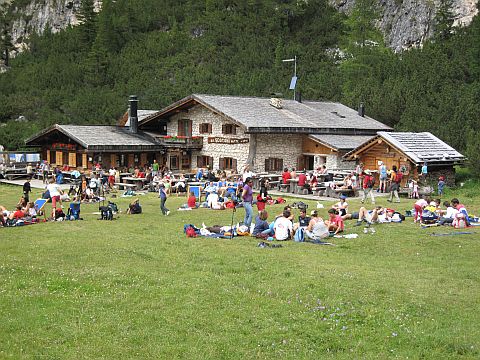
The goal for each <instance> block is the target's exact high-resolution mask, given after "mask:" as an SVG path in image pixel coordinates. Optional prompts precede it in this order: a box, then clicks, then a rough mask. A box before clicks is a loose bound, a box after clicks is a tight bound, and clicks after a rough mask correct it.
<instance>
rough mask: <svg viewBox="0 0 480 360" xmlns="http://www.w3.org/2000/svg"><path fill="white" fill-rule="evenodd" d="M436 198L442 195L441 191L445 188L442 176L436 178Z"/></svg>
mask: <svg viewBox="0 0 480 360" xmlns="http://www.w3.org/2000/svg"><path fill="white" fill-rule="evenodd" d="M437 185H438V196H442V195H443V189H444V188H445V178H444V177H443V176H440V177H439V178H438V184H437Z"/></svg>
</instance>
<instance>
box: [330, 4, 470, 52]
mask: <svg viewBox="0 0 480 360" xmlns="http://www.w3.org/2000/svg"><path fill="white" fill-rule="evenodd" d="M330 2H331V4H332V5H333V6H335V7H336V8H337V9H338V10H339V11H342V12H346V13H349V11H351V9H352V8H353V6H354V5H355V0H330ZM476 3H477V1H476V0H453V9H452V10H453V13H454V14H455V22H454V25H455V26H464V25H468V24H470V22H471V21H472V18H473V17H474V16H475V15H476V14H477V12H478V9H477V5H476ZM439 5H440V1H439V0H380V1H379V10H380V19H379V20H378V27H379V28H380V29H381V30H382V32H383V33H384V35H385V43H386V44H387V46H389V47H391V48H392V49H394V50H395V51H397V52H399V51H402V50H406V49H409V48H411V47H418V46H421V45H422V43H423V42H424V41H425V40H426V39H428V38H429V37H430V36H431V35H432V33H433V28H432V23H433V19H434V17H435V14H436V10H437V9H438V7H439Z"/></svg>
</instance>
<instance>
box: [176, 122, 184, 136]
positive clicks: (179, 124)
mask: <svg viewBox="0 0 480 360" xmlns="http://www.w3.org/2000/svg"><path fill="white" fill-rule="evenodd" d="M182 125H183V121H182V120H178V131H177V135H178V136H183V135H184V134H183V126H182Z"/></svg>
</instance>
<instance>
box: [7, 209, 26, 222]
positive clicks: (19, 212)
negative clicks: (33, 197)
mask: <svg viewBox="0 0 480 360" xmlns="http://www.w3.org/2000/svg"><path fill="white" fill-rule="evenodd" d="M24 216H25V213H24V212H23V210H22V207H21V206H20V205H17V207H16V209H15V211H12V212H11V213H10V215H9V216H8V218H9V219H10V220H18V219H22V218H23V217H24Z"/></svg>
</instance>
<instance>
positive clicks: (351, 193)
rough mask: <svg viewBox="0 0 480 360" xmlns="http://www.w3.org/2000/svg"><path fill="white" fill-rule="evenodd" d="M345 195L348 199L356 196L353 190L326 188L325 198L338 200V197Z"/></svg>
mask: <svg viewBox="0 0 480 360" xmlns="http://www.w3.org/2000/svg"><path fill="white" fill-rule="evenodd" d="M342 194H345V195H347V196H349V197H353V196H355V195H356V192H355V189H332V188H331V187H328V188H327V191H326V196H328V197H333V198H336V199H338V198H340V195H342Z"/></svg>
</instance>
